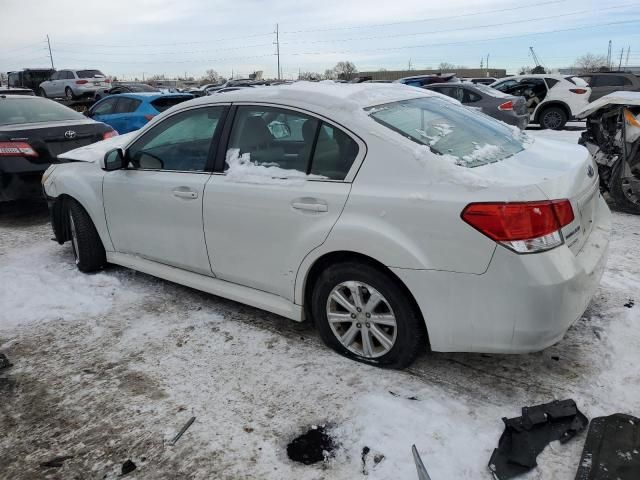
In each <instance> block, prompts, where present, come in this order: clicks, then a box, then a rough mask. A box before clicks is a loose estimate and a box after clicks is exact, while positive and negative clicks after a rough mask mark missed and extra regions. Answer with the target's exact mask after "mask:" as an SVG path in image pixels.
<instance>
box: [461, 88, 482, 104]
mask: <svg viewBox="0 0 640 480" xmlns="http://www.w3.org/2000/svg"><path fill="white" fill-rule="evenodd" d="M460 90H462V92H463V94H462V103H473V102H478V101H480V100H482V97H481V96H480V95H478V94H477V93H475V92H472V91H471V90H469V89H468V88H461V89H460Z"/></svg>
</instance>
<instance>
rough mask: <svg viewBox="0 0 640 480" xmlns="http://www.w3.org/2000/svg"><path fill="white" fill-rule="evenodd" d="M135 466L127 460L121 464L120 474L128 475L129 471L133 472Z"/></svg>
mask: <svg viewBox="0 0 640 480" xmlns="http://www.w3.org/2000/svg"><path fill="white" fill-rule="evenodd" d="M136 468H137V467H136V464H135V463H133V462H132V461H131V460H127V461H126V462H124V463H123V464H122V471H121V473H120V474H121V475H122V476H123V477H124V476H125V475H128V474H130V473H131V472H133V471H134V470H135V469H136Z"/></svg>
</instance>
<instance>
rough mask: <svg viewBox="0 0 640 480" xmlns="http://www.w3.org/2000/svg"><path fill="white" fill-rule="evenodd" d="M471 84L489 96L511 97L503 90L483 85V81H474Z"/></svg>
mask: <svg viewBox="0 0 640 480" xmlns="http://www.w3.org/2000/svg"><path fill="white" fill-rule="evenodd" d="M473 86H474V88H476V89H477V90H480V91H481V92H482V93H484V94H485V95H489V96H491V97H495V98H510V97H511V95H508V94H506V93H504V92H501V91H500V90H496V89H495V88H491V87H489V86H488V85H484V84H483V83H476V84H474V85H473Z"/></svg>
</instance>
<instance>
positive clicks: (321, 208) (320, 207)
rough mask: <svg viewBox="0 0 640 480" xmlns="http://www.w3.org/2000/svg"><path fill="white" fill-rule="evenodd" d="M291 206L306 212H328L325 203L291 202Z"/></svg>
mask: <svg viewBox="0 0 640 480" xmlns="http://www.w3.org/2000/svg"><path fill="white" fill-rule="evenodd" d="M291 206H292V207H293V208H295V209H296V210H306V211H308V212H328V211H329V207H328V206H327V204H326V203H311V202H291Z"/></svg>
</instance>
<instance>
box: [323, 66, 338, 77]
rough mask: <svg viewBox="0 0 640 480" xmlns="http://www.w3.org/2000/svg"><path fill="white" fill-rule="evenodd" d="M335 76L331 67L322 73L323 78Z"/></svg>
mask: <svg viewBox="0 0 640 480" xmlns="http://www.w3.org/2000/svg"><path fill="white" fill-rule="evenodd" d="M336 78H337V76H336V71H335V70H334V69H333V68H327V69H326V70H325V71H324V75H322V79H323V80H335V79H336Z"/></svg>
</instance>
